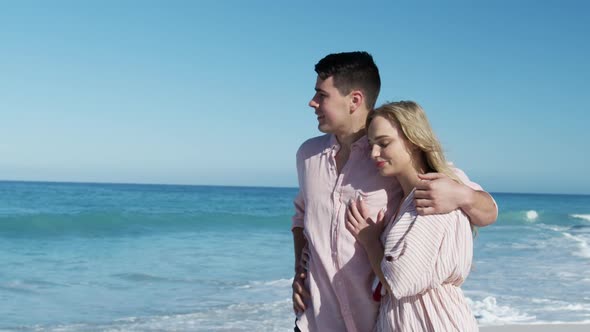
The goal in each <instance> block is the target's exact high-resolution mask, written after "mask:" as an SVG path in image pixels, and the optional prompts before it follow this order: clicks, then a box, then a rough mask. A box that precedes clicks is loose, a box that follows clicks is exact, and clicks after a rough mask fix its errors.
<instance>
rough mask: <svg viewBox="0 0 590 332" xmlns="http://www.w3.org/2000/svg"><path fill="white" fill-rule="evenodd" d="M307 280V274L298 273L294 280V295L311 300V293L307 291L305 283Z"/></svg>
mask: <svg viewBox="0 0 590 332" xmlns="http://www.w3.org/2000/svg"><path fill="white" fill-rule="evenodd" d="M305 278H306V274H305V272H301V273H298V274H297V275H296V276H295V279H294V280H293V293H294V294H298V295H299V296H300V297H301V298H302V299H307V298H310V297H311V296H310V295H309V292H308V291H307V289H305V286H304V284H303V281H304V280H305Z"/></svg>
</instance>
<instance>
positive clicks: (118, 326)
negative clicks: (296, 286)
mask: <svg viewBox="0 0 590 332" xmlns="http://www.w3.org/2000/svg"><path fill="white" fill-rule="evenodd" d="M291 316H293V313H292V307H291V299H285V300H282V301H277V302H272V303H241V304H234V305H230V306H227V307H221V308H216V309H210V310H206V311H202V312H196V313H189V314H180V315H162V316H151V317H127V318H123V319H118V320H115V321H113V322H110V323H106V324H99V325H91V324H71V325H60V326H34V327H32V328H31V330H34V331H44V332H58V331H59V332H73V331H76V332H86V331H109V332H123V331H129V332H139V331H146V332H151V331H198V332H205V331H207V332H221V331H236V332H240V331H269V332H286V331H292V330H293V322H294V319H293V320H290V319H285V317H291ZM293 317H294V316H293Z"/></svg>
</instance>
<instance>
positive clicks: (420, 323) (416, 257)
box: [374, 191, 478, 332]
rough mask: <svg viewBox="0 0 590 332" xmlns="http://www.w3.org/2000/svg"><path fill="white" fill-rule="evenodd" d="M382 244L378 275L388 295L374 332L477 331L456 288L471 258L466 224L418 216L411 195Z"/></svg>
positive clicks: (455, 217)
mask: <svg viewBox="0 0 590 332" xmlns="http://www.w3.org/2000/svg"><path fill="white" fill-rule="evenodd" d="M381 242H382V243H383V246H384V250H385V253H384V257H383V261H382V262H381V269H382V271H383V274H384V275H385V279H386V280H387V283H388V285H389V287H390V288H391V291H392V293H391V294H390V293H389V292H387V294H384V296H383V297H382V299H381V306H380V309H379V317H378V319H377V324H376V325H375V329H374V330H375V331H462V332H465V331H477V330H478V327H477V321H476V320H475V317H474V316H473V313H472V312H471V310H470V309H469V306H468V305H467V302H466V300H465V297H464V295H463V292H462V291H461V288H459V287H460V286H461V284H462V283H463V282H464V281H465V278H467V275H468V274H469V270H470V269H471V259H472V255H473V237H472V234H471V228H470V227H469V219H467V217H466V216H465V214H463V212H462V211H461V210H455V211H452V212H450V213H447V214H439V215H429V216H419V215H417V212H416V206H415V203H414V191H412V192H411V193H410V194H409V195H408V197H407V198H406V199H405V200H404V202H402V205H401V206H400V210H399V213H398V214H397V217H396V218H395V220H393V221H392V222H390V223H389V224H388V225H387V226H386V228H385V230H384V232H383V235H382V236H381ZM383 289H385V287H384V288H383Z"/></svg>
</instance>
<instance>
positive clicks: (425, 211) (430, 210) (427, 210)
mask: <svg viewBox="0 0 590 332" xmlns="http://www.w3.org/2000/svg"><path fill="white" fill-rule="evenodd" d="M416 212H418V214H419V215H421V216H425V215H429V214H436V209H435V208H434V207H432V206H428V207H416Z"/></svg>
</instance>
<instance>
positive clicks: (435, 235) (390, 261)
mask: <svg viewBox="0 0 590 332" xmlns="http://www.w3.org/2000/svg"><path fill="white" fill-rule="evenodd" d="M453 216H454V213H453V212H451V213H448V214H442V215H429V216H416V215H414V216H412V217H410V216H409V215H404V216H403V217H402V218H401V219H400V220H399V221H398V224H396V226H398V227H397V229H396V227H395V226H394V227H393V228H392V229H391V230H390V233H389V234H391V232H400V233H398V234H402V233H403V235H402V236H401V237H400V240H399V241H398V242H397V243H394V244H393V246H391V247H390V246H389V245H387V244H386V248H390V249H389V250H388V249H386V251H385V253H384V256H383V260H382V261H381V270H382V271H383V274H384V276H385V279H386V280H387V283H388V285H389V288H390V289H391V291H392V293H393V294H392V295H393V296H394V297H395V298H397V299H399V298H402V297H406V296H414V295H418V294H421V293H424V292H425V291H427V290H428V289H431V288H435V287H438V286H439V285H440V284H441V282H442V281H441V280H440V277H439V276H437V273H436V270H437V268H436V264H437V261H438V260H439V256H440V250H441V246H442V244H443V242H444V241H445V237H446V235H445V234H446V232H447V230H448V229H449V228H452V223H453V222H454V221H455V219H456V218H454V217H453ZM408 219H410V220H409V221H408ZM404 220H405V221H404ZM400 222H401V223H400ZM404 223H405V224H404Z"/></svg>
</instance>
